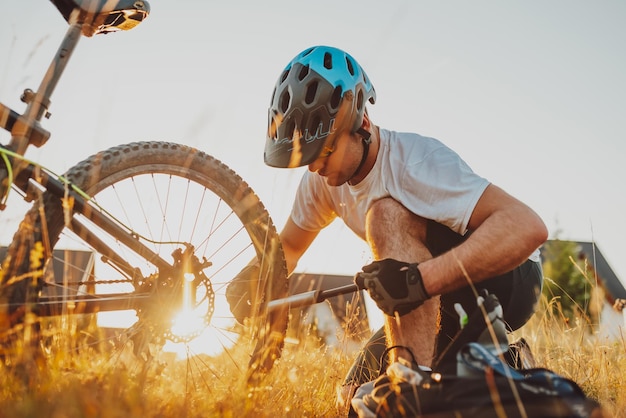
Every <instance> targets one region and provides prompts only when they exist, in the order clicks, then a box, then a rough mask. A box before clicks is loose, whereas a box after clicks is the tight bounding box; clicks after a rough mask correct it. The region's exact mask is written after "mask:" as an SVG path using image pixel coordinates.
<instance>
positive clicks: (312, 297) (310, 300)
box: [267, 284, 359, 311]
mask: <svg viewBox="0 0 626 418" xmlns="http://www.w3.org/2000/svg"><path fill="white" fill-rule="evenodd" d="M358 290H359V288H358V286H357V285H356V284H348V285H345V286H341V287H336V288H334V289H328V290H311V291H310V292H304V293H298V294H295V295H292V296H288V297H286V298H283V299H275V300H271V301H269V302H268V304H267V310H268V311H272V310H274V309H277V308H284V307H288V308H299V307H301V306H310V305H315V304H316V303H320V302H323V301H325V300H326V299H328V298H332V297H333V296H339V295H345V294H347V293H353V292H356V291H358Z"/></svg>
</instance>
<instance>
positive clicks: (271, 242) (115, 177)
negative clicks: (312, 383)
mask: <svg viewBox="0 0 626 418" xmlns="http://www.w3.org/2000/svg"><path fill="white" fill-rule="evenodd" d="M51 1H52V3H53V4H54V5H55V6H56V8H57V9H58V11H59V12H60V13H61V14H62V15H63V17H64V18H65V20H66V21H67V22H68V24H69V28H68V30H67V32H66V34H65V37H64V38H63V40H62V42H61V44H60V46H59V48H58V50H57V52H56V54H55V55H54V58H53V60H52V62H51V64H50V65H49V67H48V70H47V73H46V74H45V76H44V78H43V80H42V81H41V83H40V86H39V88H38V90H37V91H32V90H29V89H26V90H25V91H24V93H23V95H22V97H21V99H22V101H23V102H24V103H25V104H26V109H25V111H24V113H23V114H20V113H18V112H16V111H14V110H12V109H10V108H9V107H7V106H5V105H3V104H0V126H2V128H3V129H5V130H7V131H9V132H10V133H11V140H10V142H9V143H8V144H7V145H3V146H1V147H0V204H2V206H3V208H4V205H5V204H6V203H7V196H8V194H9V192H10V191H16V192H17V193H19V194H20V195H21V196H22V197H23V198H24V199H25V200H27V201H29V202H32V207H31V209H30V210H29V211H28V212H27V214H26V215H25V217H24V220H23V221H22V222H21V223H20V225H19V227H18V229H17V232H16V233H15V235H14V237H13V240H12V242H11V243H10V245H9V247H8V249H7V255H6V257H5V259H4V261H3V264H2V270H0V275H1V280H0V283H1V290H0V311H1V312H0V324H2V325H0V341H2V343H3V346H4V347H5V350H8V352H9V354H10V355H13V356H17V357H18V358H21V359H24V357H27V356H28V355H30V354H32V349H33V347H34V349H35V350H39V349H40V348H41V346H45V347H44V348H45V349H46V350H50V347H51V346H52V347H54V344H62V343H61V342H60V341H62V339H63V338H62V336H59V337H57V336H58V334H62V332H61V333H60V332H59V323H58V322H54V318H63V319H65V318H78V319H79V320H80V321H79V322H81V321H82V322H91V323H93V322H94V321H97V317H96V315H95V314H96V313H100V312H106V311H119V310H129V309H130V310H134V311H135V312H136V316H137V321H136V322H135V323H134V324H133V325H132V326H130V327H129V328H128V329H126V330H124V331H123V332H122V333H120V335H118V336H116V338H117V339H118V340H120V338H121V337H123V338H122V341H131V342H132V344H133V349H134V351H135V353H136V354H138V355H139V356H140V357H143V358H147V357H150V356H151V353H150V344H151V343H156V344H157V345H163V343H164V341H165V340H172V341H176V342H181V341H182V342H185V341H190V340H191V339H192V338H194V337H196V336H197V335H198V333H199V332H200V331H199V330H184V331H183V332H180V333H178V332H177V331H176V330H175V329H173V325H174V317H175V315H177V314H179V313H180V312H183V313H184V314H185V315H186V317H185V320H186V321H187V325H189V322H194V323H198V324H197V325H199V327H198V328H199V329H207V330H210V331H211V332H212V334H211V338H213V339H214V343H215V344H214V345H215V347H214V348H215V353H214V356H215V357H216V358H225V359H232V361H233V362H235V363H238V362H240V361H247V358H246V357H243V358H244V360H241V358H242V356H241V355H240V354H238V353H239V352H243V353H245V354H244V356H249V357H248V358H249V361H248V368H247V369H245V374H246V378H247V379H248V381H254V380H256V379H258V378H261V377H262V376H263V375H264V374H265V373H266V372H267V371H268V370H270V369H271V367H272V365H273V363H274V360H275V359H276V358H278V357H279V356H280V351H281V349H282V345H283V340H284V335H285V332H286V328H287V320H288V313H287V309H288V308H287V307H286V306H280V307H278V308H272V309H271V311H269V310H268V309H267V302H268V301H270V300H274V299H281V298H284V297H285V296H286V295H287V271H286V266H285V261H284V255H283V253H282V248H281V246H280V243H279V239H278V235H277V233H276V229H275V227H274V225H273V223H272V220H271V218H270V216H269V214H268V212H267V210H266V209H265V207H264V206H263V204H262V202H261V201H260V200H259V198H258V196H257V195H256V194H255V193H254V191H253V190H252V189H251V188H250V187H249V186H248V184H247V183H246V182H245V181H244V180H243V179H242V178H241V177H240V176H239V175H237V174H236V173H235V172H234V171H232V170H231V169H230V168H228V167H227V166H226V165H225V164H223V163H222V162H221V161H219V160H217V159H215V158H213V157H212V156H210V155H208V154H206V153H204V152H202V151H200V150H197V149H194V148H191V147H189V146H185V145H181V144H176V143H166V142H135V143H129V144H125V145H119V146H117V147H113V148H110V149H107V150H105V151H101V152H99V153H97V154H95V155H92V156H91V157H89V158H87V159H85V160H84V161H82V162H80V163H78V164H77V165H76V166H74V167H73V168H71V169H69V170H68V171H67V172H66V173H65V174H63V175H62V176H57V175H55V174H54V173H51V172H50V171H48V170H46V169H45V167H44V166H43V165H40V164H38V163H35V162H33V161H28V160H27V159H25V158H24V154H25V151H26V149H27V148H28V147H29V146H35V147H42V146H44V145H45V143H46V142H47V141H48V139H49V138H50V132H48V131H46V130H45V129H44V128H43V127H42V126H41V121H42V120H43V119H44V118H47V117H49V113H48V109H49V107H50V98H51V96H52V93H53V91H54V90H55V87H56V84H57V82H58V81H59V79H60V78H61V75H62V74H63V71H64V69H65V67H66V65H67V63H68V61H69V60H70V58H71V56H72V53H73V51H74V49H75V47H76V45H77V43H78V42H79V40H80V39H81V38H82V37H83V36H84V37H91V36H94V35H98V34H104V33H110V32H117V31H123V30H130V29H132V28H134V27H136V26H137V25H138V24H139V23H141V22H142V21H143V20H145V19H146V18H147V16H148V14H149V11H150V7H149V5H148V3H147V2H146V1H144V0H120V1H118V2H110V1H104V0H51ZM76 247H79V248H83V247H86V248H87V251H88V254H93V255H94V256H93V257H90V258H89V260H90V262H88V263H87V267H88V268H86V269H84V271H81V272H80V274H79V276H82V277H79V279H78V280H75V281H74V280H71V279H69V278H68V275H65V276H64V277H63V280H59V278H56V279H53V278H51V277H50V275H51V271H52V269H51V265H52V264H53V263H54V257H53V255H54V254H58V253H59V252H58V250H59V249H64V248H76ZM55 251H57V252H56V253H55ZM250 260H253V261H254V260H256V262H258V263H259V265H260V274H259V278H258V279H257V280H252V281H251V282H250V283H249V287H250V290H251V292H250V293H251V295H252V296H253V300H250V301H242V303H249V304H250V312H251V317H250V318H249V319H248V320H247V321H246V322H245V325H242V324H240V323H238V322H237V321H236V320H235V318H234V317H233V316H232V314H231V312H230V309H229V303H228V301H226V299H225V289H226V287H227V285H228V282H229V281H230V280H231V279H232V278H233V277H235V275H236V273H237V272H239V271H240V270H241V269H242V268H243V267H244V266H245V265H247V264H248V263H249V262H250ZM65 267H66V269H68V268H72V269H74V270H75V269H77V268H78V266H76V265H70V264H68V263H66V264H65ZM74 276H76V274H74ZM231 302H232V301H231ZM61 322H62V324H64V325H62V327H65V328H66V331H69V332H66V334H70V335H71V336H72V339H73V341H72V343H71V345H72V346H71V349H72V350H74V351H77V352H82V350H85V349H90V348H94V347H98V346H100V345H101V344H100V342H101V341H102V339H101V338H100V337H99V334H101V331H102V330H101V329H98V327H97V324H96V331H92V330H91V329H86V328H84V327H83V328H81V327H80V324H79V325H76V324H74V325H71V326H68V325H67V323H68V322H67V321H65V320H64V321H61ZM62 327H61V328H62ZM68 327H70V328H69V329H68ZM77 327H78V328H77ZM149 343H150V344H149ZM120 345H122V346H123V345H125V344H120ZM7 347H10V349H7ZM20 356H21V357H20ZM219 356H222V357H219Z"/></svg>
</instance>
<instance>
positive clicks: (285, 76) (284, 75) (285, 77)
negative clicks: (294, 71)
mask: <svg viewBox="0 0 626 418" xmlns="http://www.w3.org/2000/svg"><path fill="white" fill-rule="evenodd" d="M288 75H289V70H285V71H283V73H282V74H281V76H280V84H282V83H283V82H284V81H285V80H286V79H287V76H288Z"/></svg>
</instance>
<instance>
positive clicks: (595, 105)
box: [0, 0, 626, 283]
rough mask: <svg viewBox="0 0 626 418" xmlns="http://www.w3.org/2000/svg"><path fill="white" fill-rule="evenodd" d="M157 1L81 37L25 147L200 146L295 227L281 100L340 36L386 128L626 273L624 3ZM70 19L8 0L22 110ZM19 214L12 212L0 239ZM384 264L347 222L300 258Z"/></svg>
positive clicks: (64, 158) (74, 158)
mask: <svg viewBox="0 0 626 418" xmlns="http://www.w3.org/2000/svg"><path fill="white" fill-rule="evenodd" d="M150 5H151V10H152V11H151V14H150V16H149V18H148V19H147V20H146V21H144V22H143V23H141V24H140V25H139V26H138V27H136V28H134V29H133V30H131V31H128V32H121V33H113V34H108V35H98V36H94V37H92V38H83V39H82V40H81V42H80V43H79V45H78V47H77V49H76V51H75V52H74V56H73V58H72V60H71V61H70V63H69V65H68V69H67V71H66V74H65V75H64V78H63V79H62V80H61V82H60V83H59V86H58V89H57V91H56V92H55V94H54V95H53V97H52V106H51V108H50V111H51V113H52V116H51V118H50V120H47V121H45V122H44V123H43V125H44V127H45V128H46V129H48V130H50V131H51V132H52V137H51V139H50V141H49V142H48V143H47V144H46V145H45V146H44V147H43V148H42V149H31V150H29V152H28V153H27V157H29V158H31V159H33V160H36V161H39V162H41V163H42V164H43V165H45V166H47V167H48V168H50V169H52V170H54V171H56V172H58V173H61V172H63V171H65V170H67V169H68V168H69V167H71V166H72V165H74V164H75V163H76V162H78V161H80V160H82V159H84V158H86V157H87V156H89V155H91V154H93V153H95V152H97V151H99V150H102V149H105V148H108V147H111V146H115V145H118V144H121V143H126V142H131V141H135V140H164V141H173V142H180V143H184V144H187V145H191V146H194V147H197V148H199V149H201V150H203V151H205V152H207V153H209V154H211V155H213V156H214V157H216V158H219V159H220V160H221V161H222V162H224V163H226V164H227V165H228V166H230V167H231V168H232V169H234V170H235V171H236V172H237V173H239V175H241V177H243V178H244V179H245V180H246V181H247V182H248V183H249V184H250V185H251V187H252V188H253V189H254V190H255V191H256V192H257V194H258V195H259V196H260V198H261V200H262V201H263V203H264V204H265V205H266V207H267V209H268V210H269V212H270V215H271V216H272V218H273V219H274V222H275V224H276V225H277V226H278V227H279V228H280V227H281V226H282V225H283V224H284V222H285V220H286V219H287V217H288V215H289V210H290V207H291V203H292V201H293V197H294V194H295V189H296V187H297V184H298V181H299V178H300V176H301V174H302V170H304V169H296V170H286V169H275V168H270V167H266V166H265V165H264V164H263V157H262V156H263V148H264V144H265V131H266V127H267V107H268V105H269V101H270V96H271V94H272V90H273V87H274V84H275V82H276V79H277V78H278V75H279V74H280V72H281V71H282V69H283V68H284V67H285V65H286V64H287V63H288V62H289V61H290V60H291V59H292V58H293V57H294V56H295V55H296V54H297V53H299V52H300V51H302V50H304V49H306V48H307V47H309V46H313V45H319V44H324V45H332V46H335V47H339V48H341V49H344V50H346V51H347V52H349V53H350V54H351V55H353V56H354V57H355V58H356V60H357V61H358V62H359V63H360V64H361V66H362V67H363V68H364V69H365V71H366V73H367V74H368V76H369V78H370V79H371V81H372V83H373V85H374V86H375V89H376V92H377V102H376V104H375V105H373V106H370V107H369V112H370V116H371V118H372V120H373V122H374V123H375V124H377V125H379V126H381V127H384V128H387V129H392V130H397V131H412V132H417V133H419V134H422V135H426V136H431V137H435V138H437V139H439V140H441V141H442V142H444V143H445V144H447V145H448V146H450V147H451V148H452V149H454V150H455V151H457V152H458V153H459V154H460V155H461V156H462V157H463V158H464V159H465V160H466V161H467V162H468V163H469V165H470V166H471V167H472V168H473V169H474V171H476V172H478V173H479V174H481V175H482V176H484V177H486V178H487V179H489V180H490V181H491V182H492V183H494V184H496V185H498V186H500V187H502V188H504V189H505V190H506V191H508V192H509V193H510V194H512V195H513V196H515V197H517V198H519V199H520V200H522V201H524V202H525V203H527V204H528V205H529V206H530V207H532V208H533V209H534V210H535V211H536V212H537V213H538V214H539V215H540V216H541V217H542V219H543V220H544V221H545V223H546V225H547V226H548V229H549V230H550V235H551V238H560V239H572V240H582V241H593V242H595V243H596V245H597V247H598V248H599V249H600V250H601V251H602V253H603V254H604V255H605V257H606V258H607V260H608V262H609V264H610V265H611V266H612V267H613V269H614V270H615V272H616V274H617V275H618V276H619V277H620V278H621V280H622V281H623V282H625V283H626V257H624V256H623V255H624V254H623V253H624V247H625V242H626V240H625V237H626V221H625V220H624V214H626V196H625V192H624V191H625V190H626V187H624V185H623V183H622V182H623V181H624V180H626V161H624V158H626V77H625V74H626V54H625V53H624V51H626V25H624V22H626V2H623V1H621V0H607V1H601V2H589V1H582V0H553V1H545V0H526V1H507V2H503V1H485V0H475V1H461V0H450V1H414V0H403V1H401V0H386V1H384V2H383V1H377V0H359V1H352V0H341V1H337V0H316V1H315V2H301V1H295V0H265V1H256V0H229V1H212V0H176V1H173V0H169V1H162V0H153V1H151V2H150ZM66 28H67V24H66V22H65V21H64V20H63V18H62V17H61V15H60V13H58V12H57V10H56V8H55V7H54V5H53V4H52V3H50V2H49V1H46V0H20V1H12V2H8V1H5V2H3V5H2V6H0V53H1V54H2V57H3V58H2V59H1V60H0V100H1V101H2V103H4V104H6V105H9V106H10V107H12V108H13V109H15V110H18V111H23V104H22V103H21V102H20V101H19V96H20V94H21V92H22V90H23V89H24V88H26V87H29V88H32V89H35V88H36V87H37V86H38V84H39V80H40V79H41V77H42V76H43V74H44V72H45V69H46V66H47V65H48V63H49V61H50V60H51V58H52V55H53V54H54V51H55V50H56V48H57V46H58V44H59V42H60V40H61V39H62V37H63V35H64V33H65V30H66ZM0 140H1V141H2V142H3V143H5V142H7V141H8V135H7V134H6V133H5V132H1V133H0ZM17 206H19V204H18V205H17ZM20 210H21V208H20V207H16V208H14V210H13V211H7V212H4V213H0V240H1V241H0V244H6V243H7V242H8V240H9V239H10V237H11V235H12V233H13V229H14V226H16V225H17V222H18V221H19V219H21V217H22V214H21V212H20ZM370 261H371V256H370V254H369V250H368V248H367V246H366V245H365V244H364V243H362V242H361V241H359V240H358V239H356V238H355V237H354V236H353V234H352V233H351V232H350V231H349V230H348V229H347V228H346V227H345V226H343V224H342V223H341V221H338V222H335V223H334V224H333V225H331V226H330V227H329V228H328V229H327V230H325V231H323V232H322V234H321V235H320V237H319V239H318V241H317V242H316V243H314V245H313V246H312V247H311V249H310V250H309V252H308V253H307V254H306V255H305V257H304V258H303V259H302V260H301V262H300V264H299V267H298V271H302V272H309V273H329V274H347V275H352V274H354V273H355V272H356V271H358V270H360V268H361V266H363V265H364V264H367V263H369V262H370Z"/></svg>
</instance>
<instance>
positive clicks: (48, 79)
mask: <svg viewBox="0 0 626 418" xmlns="http://www.w3.org/2000/svg"><path fill="white" fill-rule="evenodd" d="M81 30H82V25H81V24H79V23H74V24H71V25H70V27H69V28H68V30H67V32H66V34H65V37H64V38H63V40H62V41H61V45H60V46H59V48H58V50H57V52H56V54H55V55H54V58H53V59H52V62H51V63H50V65H49V66H48V70H47V71H46V74H45V75H44V77H43V79H42V80H41V83H40V84H39V88H38V89H37V91H32V90H30V89H26V90H24V93H23V94H22V97H21V99H22V101H23V102H24V103H26V110H25V111H24V114H23V115H17V114H16V113H15V112H13V111H12V110H11V109H9V108H7V107H6V106H4V105H3V106H2V108H1V109H0V110H1V111H2V114H3V115H6V119H5V120H6V123H3V127H5V128H7V129H10V131H11V141H10V142H9V144H8V145H7V146H6V148H7V149H8V150H10V151H12V152H13V153H15V154H18V155H24V154H25V153H26V149H27V148H28V146H29V145H35V146H37V147H40V146H42V145H43V144H45V143H46V141H47V140H48V138H49V137H50V133H49V132H48V131H46V130H45V129H43V128H42V127H41V126H40V124H39V122H40V121H41V119H42V118H43V117H44V116H45V117H46V118H47V117H49V116H50V113H49V112H48V108H49V107H50V97H51V96H52V92H53V91H54V89H55V88H56V86H57V83H58V82H59V80H60V78H61V75H62V74H63V71H64V70H65V67H66V65H67V63H68V61H69V59H70V57H71V56H72V52H74V49H75V47H76V45H77V44H78V41H79V39H80V36H81ZM3 119H4V118H3ZM10 160H11V164H12V166H11V170H12V177H13V178H16V177H17V176H18V175H19V173H20V171H22V169H23V168H24V167H25V166H26V165H27V163H26V162H25V161H23V160H21V159H19V158H13V159H10ZM7 177H8V170H7V168H6V167H2V168H1V170H0V180H1V183H0V197H2V196H5V194H6V192H7V190H8V188H9V187H10V186H11V185H10V184H9V182H8V181H7Z"/></svg>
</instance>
